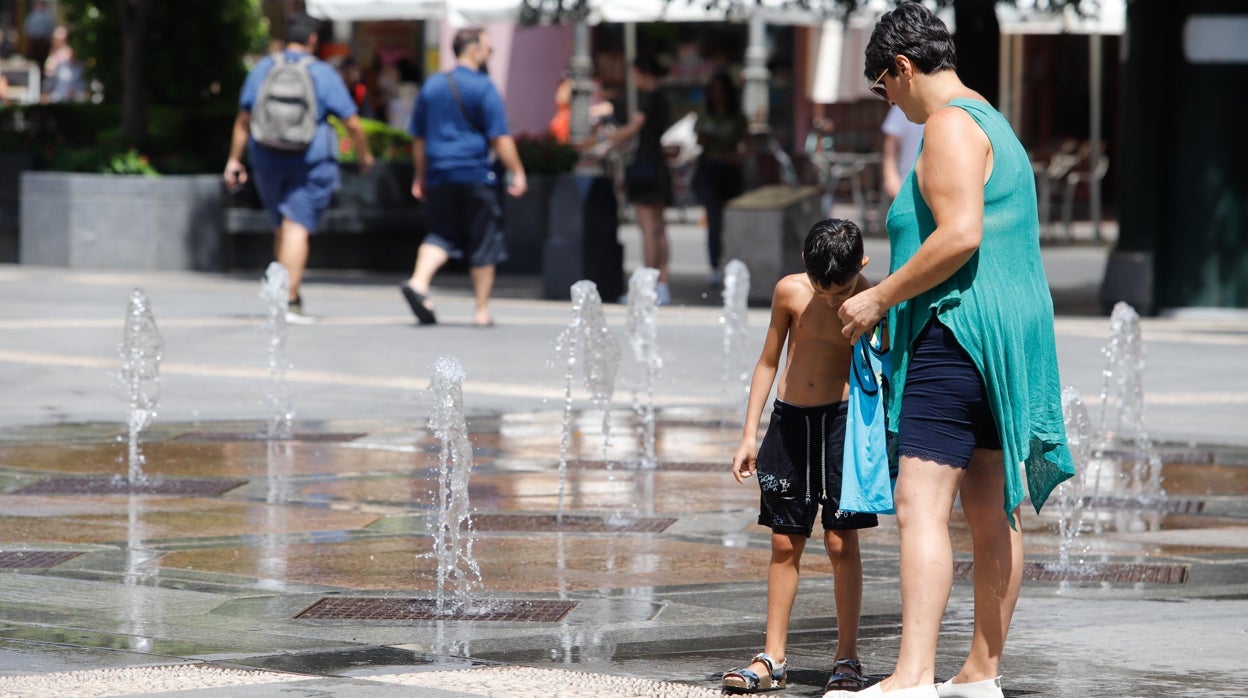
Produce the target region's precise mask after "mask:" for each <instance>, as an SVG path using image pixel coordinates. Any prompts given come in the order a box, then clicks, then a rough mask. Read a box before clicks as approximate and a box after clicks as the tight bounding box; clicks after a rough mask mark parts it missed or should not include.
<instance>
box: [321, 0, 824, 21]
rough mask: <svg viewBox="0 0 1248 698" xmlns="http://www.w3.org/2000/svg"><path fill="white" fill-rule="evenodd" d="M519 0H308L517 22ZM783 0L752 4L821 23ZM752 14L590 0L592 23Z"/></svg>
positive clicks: (341, 14) (684, 4) (332, 10)
mask: <svg viewBox="0 0 1248 698" xmlns="http://www.w3.org/2000/svg"><path fill="white" fill-rule="evenodd" d="M521 4H522V3H521V1H520V0H305V5H304V6H305V8H306V9H307V12H308V14H310V15H312V16H313V17H318V18H320V19H328V20H339V21H365V20H386V19H443V18H445V19H447V20H448V21H449V22H450V23H451V24H452V25H464V24H485V23H488V22H505V21H515V20H516V19H517V18H518V17H519V16H520V8H521ZM791 5H792V3H787V2H786V1H785V0H762V2H761V3H760V4H759V5H753V4H751V5H748V6H747V7H748V8H749V11H750V12H754V13H757V14H758V16H761V17H762V18H763V19H764V20H765V21H766V22H767V23H768V24H805V25H817V24H820V23H822V22H823V20H824V19H825V16H824V15H823V14H822V13H820V12H816V11H813V10H804V9H801V8H800V7H796V6H791ZM747 18H748V17H746V16H744V15H742V16H727V17H726V16H725V12H724V10H708V9H706V4H705V3H704V2H700V1H699V0H694V1H693V2H688V1H687V0H671V2H668V1H667V0H591V2H590V16H589V21H590V23H591V24H597V23H599V22H618V23H625V22H723V21H726V20H727V21H733V20H737V21H744V20H745V19H747Z"/></svg>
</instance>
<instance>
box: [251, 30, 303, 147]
mask: <svg viewBox="0 0 1248 698" xmlns="http://www.w3.org/2000/svg"><path fill="white" fill-rule="evenodd" d="M315 60H316V59H315V58H313V57H312V56H301V57H300V58H299V60H296V61H288V60H286V56H285V54H283V53H280V52H279V53H275V54H273V69H272V70H270V71H269V74H268V75H266V76H265V78H264V82H263V83H261V84H260V91H259V93H258V94H257V95H256V103H255V105H254V106H253V108H252V110H251V137H252V139H253V140H255V141H256V142H257V143H259V144H260V145H263V146H265V147H268V148H273V149H274V150H286V151H295V152H297V151H302V150H306V149H307V147H308V146H309V145H311V144H312V140H313V138H315V137H316V88H315V87H314V86H313V84H312V72H311V70H310V69H311V67H312V63H313V62H314V61H315Z"/></svg>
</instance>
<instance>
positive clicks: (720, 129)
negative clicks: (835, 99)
mask: <svg viewBox="0 0 1248 698" xmlns="http://www.w3.org/2000/svg"><path fill="white" fill-rule="evenodd" d="M695 128H696V130H697V134H698V145H699V146H701V148H702V154H701V155H699V156H698V164H697V170H696V172H695V173H694V191H695V192H696V193H697V195H698V200H699V201H701V202H702V205H703V206H704V207H705V209H706V250H707V256H708V258H709V260H710V264H711V285H712V286H718V285H719V284H720V282H721V281H722V280H723V276H722V272H723V270H722V268H721V264H722V262H723V260H721V259H720V255H721V252H722V250H723V244H724V243H723V241H724V205H725V204H727V203H728V202H729V201H730V200H732V199H734V198H736V197H738V196H740V195H741V193H742V192H743V191H744V190H745V166H744V165H745V158H746V156H747V155H748V153H749V151H750V123H749V121H748V120H747V119H746V118H745V112H743V111H741V100H740V99H739V96H738V93H737V86H736V85H735V84H734V83H733V81H732V77H731V76H729V75H728V73H725V72H722V71H720V72H717V73H715V75H714V76H712V77H711V82H710V84H708V85H707V87H706V106H705V107H704V109H703V111H702V113H701V114H699V115H698V123H697V126H696V127H695Z"/></svg>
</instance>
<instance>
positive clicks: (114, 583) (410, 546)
mask: <svg viewBox="0 0 1248 698" xmlns="http://www.w3.org/2000/svg"><path fill="white" fill-rule="evenodd" d="M562 420H563V414H562V413H561V412H554V411H551V412H515V413H482V414H473V415H469V419H468V426H469V432H470V433H469V439H470V441H471V443H472V445H473V456H474V467H473V471H472V475H471V478H470V480H469V488H468V494H469V500H470V503H471V507H472V510H473V524H472V529H473V535H472V537H473V540H474V542H473V546H472V548H471V556H472V558H473V560H475V562H476V563H477V565H478V567H479V570H480V584H479V586H477V587H475V588H474V589H473V591H472V599H473V601H472V602H471V603H469V604H468V605H467V606H456V605H455V604H451V605H450V606H447V605H443V606H439V605H438V604H437V602H436V598H437V584H438V575H437V570H438V562H437V559H436V557H435V554H434V543H435V538H434V536H433V527H434V526H435V525H436V523H437V521H438V512H437V511H436V510H435V507H434V505H433V503H434V502H435V501H436V498H435V492H436V491H437V488H438V463H439V461H438V450H439V447H440V444H439V443H438V442H437V441H436V440H435V439H434V438H433V437H432V436H431V435H430V434H429V433H428V432H427V431H426V430H425V429H424V428H423V427H422V426H421V425H414V424H413V423H412V422H411V421H397V420H380V419H378V420H324V421H304V422H298V423H296V424H295V425H294V426H295V428H294V433H295V436H294V437H293V438H291V439H288V440H280V441H269V440H266V439H264V438H260V437H259V436H258V435H259V434H262V433H263V432H264V429H265V424H264V423H262V422H258V421H235V422H211V423H206V422H197V423H194V424H178V423H157V424H155V425H154V426H152V427H150V428H149V429H148V430H147V431H145V432H143V434H142V439H141V442H142V454H143V457H144V459H145V463H144V472H145V475H146V476H147V479H146V481H145V482H143V483H141V485H140V486H137V487H131V486H130V485H129V483H128V482H126V480H125V477H126V472H127V444H126V439H125V426H124V425H122V424H114V423H89V424H64V425H57V426H47V425H44V426H32V427H10V428H7V429H5V430H3V431H2V432H0V541H2V543H0V567H2V568H3V569H2V570H0V618H2V619H3V620H0V695H3V696H87V695H153V694H168V695H186V696H209V695H212V696H278V695H281V696H322V695H343V696H391V695H395V696H398V695H418V696H466V695H476V696H481V695H488V696H555V695H559V696H704V695H719V690H718V675H719V673H720V672H722V671H724V670H727V669H731V668H734V667H737V666H741V665H743V664H745V663H746V662H747V661H748V659H749V657H750V656H751V655H752V654H753V653H755V652H757V651H760V650H761V647H762V643H763V624H764V620H765V603H764V601H765V592H766V569H767V562H768V559H769V548H768V536H767V532H766V530H765V529H763V528H761V527H759V526H758V525H756V524H755V523H754V518H755V516H756V512H757V496H758V494H757V486H756V485H754V483H753V482H752V481H750V482H747V484H746V485H744V486H742V485H738V484H737V483H735V481H733V479H732V477H731V474H730V473H729V468H728V464H727V458H726V455H725V454H728V453H730V452H731V450H732V448H733V446H734V445H735V443H736V440H737V435H738V432H739V426H738V423H736V422H734V421H733V418H731V417H728V416H727V415H725V414H724V413H722V412H719V411H717V410H714V409H709V408H707V409H703V408H664V409H660V410H659V411H658V416H657V427H656V431H655V453H656V455H657V456H658V460H659V465H658V467H656V468H653V469H645V468H639V467H637V465H636V464H635V461H636V458H637V456H636V454H637V453H638V452H639V446H638V438H639V437H638V424H637V421H636V418H635V416H634V412H633V411H631V410H627V409H617V410H615V411H613V412H611V413H610V415H609V423H610V442H609V443H604V438H603V433H602V432H603V422H604V420H603V414H602V413H601V412H597V411H589V410H586V411H578V412H576V413H575V414H574V417H573V422H572V423H573V431H572V434H571V438H570V440H569V451H568V460H569V462H568V467H567V471H566V481H565V487H564V497H563V510H562V512H560V510H559V498H558V494H557V493H558V492H559V475H558V472H559V467H558V465H559V455H558V454H559V453H560V448H561V434H562V431H561V427H562ZM1158 448H1159V455H1160V456H1161V459H1162V461H1163V463H1164V469H1163V476H1164V485H1165V488H1166V492H1167V499H1166V500H1165V502H1164V504H1163V505H1159V506H1157V507H1154V508H1153V510H1151V511H1144V510H1141V509H1140V508H1139V506H1138V505H1135V506H1133V505H1132V504H1131V503H1130V502H1129V501H1125V500H1122V499H1117V498H1115V497H1113V496H1108V497H1106V498H1105V499H1104V501H1101V502H1099V503H1098V504H1099V506H1098V507H1097V508H1096V510H1095V511H1096V512H1097V513H1096V514H1095V515H1094V517H1093V521H1094V523H1095V524H1096V525H1098V526H1099V527H1100V528H1102V529H1103V530H1102V531H1101V532H1100V533H1085V534H1084V536H1083V537H1081V538H1080V539H1077V543H1078V545H1079V548H1078V549H1077V550H1076V552H1075V555H1074V559H1075V560H1076V561H1077V563H1078V565H1077V569H1065V570H1064V571H1063V572H1057V573H1055V572H1054V564H1055V562H1056V560H1057V558H1058V553H1059V547H1060V542H1059V537H1058V535H1057V531H1058V525H1057V521H1056V511H1055V507H1049V508H1046V510H1045V512H1044V514H1043V515H1041V516H1036V515H1035V514H1034V513H1033V512H1032V511H1031V510H1030V509H1029V508H1026V507H1025V511H1024V515H1023V517H1022V526H1023V528H1024V532H1025V539H1026V541H1027V553H1028V560H1029V567H1028V577H1029V579H1028V581H1026V582H1025V584H1024V590H1023V599H1022V601H1021V602H1020V604H1019V609H1018V613H1017V616H1016V620H1015V623H1014V629H1013V635H1012V636H1011V641H1010V645H1009V647H1008V648H1007V649H1008V655H1007V657H1006V661H1005V671H1006V683H1005V685H1006V687H1007V691H1006V695H1008V696H1025V695H1043V696H1087V695H1093V694H1099V695H1107V696H1163V695H1165V696H1171V695H1192V696H1197V695H1200V696H1243V695H1248V660H1245V656H1248V623H1245V621H1244V618H1245V617H1248V450H1245V449H1237V448H1228V447H1205V446H1199V445H1193V444H1190V443H1189V444H1164V443H1163V444H1159V447H1158ZM560 514H562V515H560ZM959 517H960V512H957V511H955V520H956V521H957V523H956V524H955V532H954V545H955V551H956V558H957V561H958V564H957V567H956V570H955V572H956V576H957V578H958V579H957V581H956V582H955V588H954V593H953V598H952V600H951V602H950V607H949V613H948V614H947V617H946V623H945V625H944V627H943V632H942V638H941V646H940V655H939V661H938V666H937V674H938V675H939V676H942V677H945V676H948V675H950V674H951V673H953V672H954V671H956V669H957V666H958V662H959V659H960V657H961V655H962V654H963V653H964V652H965V649H966V646H967V644H968V643H969V638H970V631H971V613H972V608H971V595H970V591H971V590H970V583H969V578H970V563H969V561H970V554H969V550H970V541H969V536H968V535H967V533H966V530H965V527H964V526H963V525H962V524H961V521H960V518H959ZM818 540H819V539H818V537H815V538H814V539H813V540H812V544H811V545H810V546H809V547H808V551H807V555H806V557H805V559H804V560H803V569H802V574H803V579H802V585H801V589H800V591H799V594H798V600H797V605H796V607H795V609H794V614H793V618H794V621H793V624H792V630H791V634H790V640H789V665H790V673H789V678H790V686H789V688H788V689H787V691H785V692H784V695H791V696H817V695H820V694H821V693H822V686H823V682H824V681H826V679H827V674H828V672H829V671H830V668H831V659H832V658H831V656H830V652H831V647H832V643H833V641H834V639H835V637H836V622H835V616H834V613H833V607H832V582H831V568H830V565H829V563H828V561H827V558H826V556H825V555H824V554H823V551H822V549H821V546H820V545H819V543H818ZM862 540H863V562H864V585H865V592H864V593H865V602H864V615H863V619H862V629H861V640H860V643H859V644H860V647H861V648H862V652H863V663H864V665H865V668H866V670H867V672H868V673H870V674H872V675H873V676H876V677H879V676H882V675H883V674H884V673H886V672H887V670H888V668H889V663H890V661H891V659H892V658H893V657H895V655H896V651H897V641H898V633H899V627H900V626H899V622H900V606H899V599H898V596H897V532H896V528H895V525H894V522H893V521H892V519H891V518H890V517H883V518H882V524H881V526H880V527H879V528H876V529H871V530H868V531H865V532H864V533H863V536H862Z"/></svg>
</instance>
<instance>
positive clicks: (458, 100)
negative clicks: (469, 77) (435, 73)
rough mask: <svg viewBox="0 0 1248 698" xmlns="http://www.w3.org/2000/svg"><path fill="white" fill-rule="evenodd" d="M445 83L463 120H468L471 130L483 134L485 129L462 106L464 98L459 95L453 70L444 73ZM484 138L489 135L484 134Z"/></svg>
mask: <svg viewBox="0 0 1248 698" xmlns="http://www.w3.org/2000/svg"><path fill="white" fill-rule="evenodd" d="M446 84H447V86H448V87H450V88H451V96H452V97H454V98H455V104H456V105H458V106H459V113H460V114H463V115H464V121H467V122H468V125H469V126H471V127H472V130H474V131H476V132H477V133H479V134H481V135H482V136H485V135H486V134H485V129H483V128H481V127H480V126H478V125H477V122H475V121H473V120H472V117H470V116H468V109H466V108H465V107H464V99H463V98H462V97H460V96H459V85H457V84H455V72H454V71H450V72H448V73H447V74H446ZM485 140H486V141H487V142H488V141H489V140H490V139H489V136H486V139H485Z"/></svg>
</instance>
